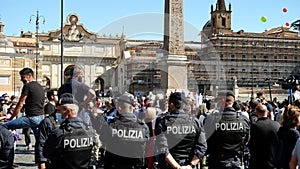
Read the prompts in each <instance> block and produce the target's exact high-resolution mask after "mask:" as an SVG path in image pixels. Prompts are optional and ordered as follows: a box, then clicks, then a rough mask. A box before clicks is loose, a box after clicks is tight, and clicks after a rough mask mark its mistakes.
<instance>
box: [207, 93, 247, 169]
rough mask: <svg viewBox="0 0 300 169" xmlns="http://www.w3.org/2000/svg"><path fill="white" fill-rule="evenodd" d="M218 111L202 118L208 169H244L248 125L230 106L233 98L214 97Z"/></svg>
mask: <svg viewBox="0 0 300 169" xmlns="http://www.w3.org/2000/svg"><path fill="white" fill-rule="evenodd" d="M216 101H217V104H218V109H219V111H218V112H213V113H211V114H210V115H208V116H207V117H206V119H205V123H204V129H205V132H206V139H207V145H208V149H207V154H208V167H209V169H239V168H242V167H243V153H244V146H245V145H246V143H247V142H248V140H249V129H250V126H249V125H250V124H249V123H250V122H249V120H248V118H247V117H244V116H243V115H242V114H241V113H239V112H236V111H235V109H234V108H233V107H232V106H233V103H234V101H235V96H234V94H233V92H231V91H221V92H219V93H218V96H217V98H216Z"/></svg>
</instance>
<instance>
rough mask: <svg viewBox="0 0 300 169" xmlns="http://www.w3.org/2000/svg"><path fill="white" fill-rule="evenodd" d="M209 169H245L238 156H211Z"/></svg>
mask: <svg viewBox="0 0 300 169" xmlns="http://www.w3.org/2000/svg"><path fill="white" fill-rule="evenodd" d="M208 168H209V169H244V166H243V164H242V161H241V159H240V158H239V157H237V156H225V155H220V156H209V157H208Z"/></svg>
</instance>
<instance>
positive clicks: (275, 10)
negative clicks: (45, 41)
mask: <svg viewBox="0 0 300 169" xmlns="http://www.w3.org/2000/svg"><path fill="white" fill-rule="evenodd" d="M216 2H217V0H184V19H185V22H186V23H185V40H193V41H197V40H199V38H198V37H197V33H198V32H199V31H200V30H201V29H202V27H203V25H204V24H205V23H206V22H207V21H208V20H209V19H210V6H211V5H212V4H213V5H214V8H215V4H216ZM225 2H226V7H227V9H228V4H229V3H231V4H232V11H233V12H232V29H233V30H234V31H238V30H240V29H244V30H245V31H246V32H263V31H264V30H265V29H269V28H274V27H279V26H282V25H285V23H286V22H289V23H292V22H293V21H295V20H297V19H300V13H299V9H297V8H299V6H300V1H299V0H225ZM60 3H61V1H60V0H23V1H20V0H9V1H3V2H2V4H1V6H0V17H1V20H2V22H3V23H4V24H5V30H4V33H5V34H6V35H8V36H12V35H13V36H17V35H19V34H20V30H21V29H23V30H24V31H28V30H30V31H35V23H34V22H32V23H29V19H30V16H31V15H35V14H36V10H37V9H38V10H39V13H40V15H42V16H44V17H45V19H46V23H45V25H43V24H40V29H39V31H40V32H41V31H45V32H48V31H50V30H55V29H59V28H60ZM283 8H287V9H288V12H286V13H284V12H283V11H282V9H283ZM163 10H164V1H163V0H128V1H123V0H106V1H104V0H85V1H79V0H64V21H66V17H67V15H68V14H71V13H76V14H78V15H79V17H80V23H82V24H84V26H85V27H86V28H87V29H88V30H89V31H91V32H97V33H99V34H104V33H105V34H107V35H108V34H110V33H111V34H113V35H115V34H116V33H118V34H120V33H121V32H122V30H123V29H124V30H125V32H126V34H127V37H129V38H139V37H141V36H143V37H146V38H149V39H155V37H156V38H158V39H159V38H161V36H160V35H161V33H162V30H163V28H162V21H163V20H162V19H163V18H162V16H163ZM262 16H266V17H267V18H268V20H267V22H265V23H263V22H261V20H260V18H261V17H262Z"/></svg>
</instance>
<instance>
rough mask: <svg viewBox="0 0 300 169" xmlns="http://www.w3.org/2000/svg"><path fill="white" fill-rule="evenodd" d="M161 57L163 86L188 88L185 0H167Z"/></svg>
mask: <svg viewBox="0 0 300 169" xmlns="http://www.w3.org/2000/svg"><path fill="white" fill-rule="evenodd" d="M163 50H164V51H163V54H162V56H161V57H160V58H159V59H160V60H159V67H160V73H161V88H162V89H163V90H166V91H167V92H170V91H175V90H177V91H186V90H187V79H188V78H187V57H186V56H185V55H184V54H185V53H184V18H183V0H165V13H164V48H163Z"/></svg>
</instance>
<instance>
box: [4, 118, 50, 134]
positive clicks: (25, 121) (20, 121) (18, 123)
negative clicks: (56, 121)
mask: <svg viewBox="0 0 300 169" xmlns="http://www.w3.org/2000/svg"><path fill="white" fill-rule="evenodd" d="M44 118H45V116H44V115H39V116H31V117H27V116H23V117H19V118H16V119H14V120H12V121H9V122H6V123H3V124H2V126H3V127H5V128H7V129H12V130H14V129H20V128H29V127H30V128H31V129H32V131H33V133H34V137H35V139H37V133H38V126H39V124H40V122H41V121H42V120H43V119H44Z"/></svg>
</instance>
